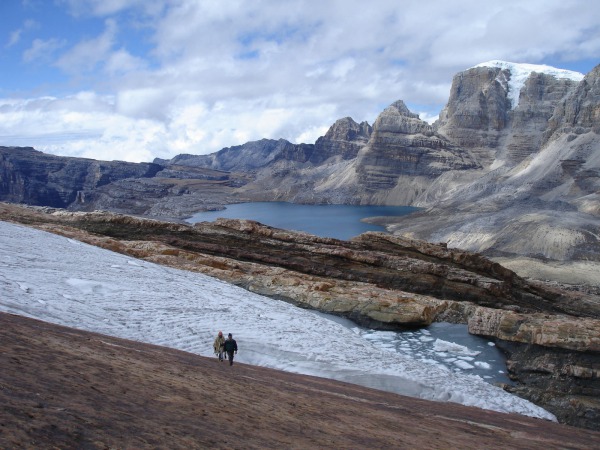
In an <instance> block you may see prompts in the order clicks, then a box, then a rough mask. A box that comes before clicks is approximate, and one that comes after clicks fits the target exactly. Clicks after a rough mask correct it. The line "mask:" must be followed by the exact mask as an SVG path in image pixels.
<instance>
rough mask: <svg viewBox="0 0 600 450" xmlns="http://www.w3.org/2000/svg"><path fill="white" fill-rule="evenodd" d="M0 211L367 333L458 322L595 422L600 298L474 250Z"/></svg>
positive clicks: (572, 411)
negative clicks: (347, 321)
mask: <svg viewBox="0 0 600 450" xmlns="http://www.w3.org/2000/svg"><path fill="white" fill-rule="evenodd" d="M0 212H1V213H2V217H3V218H4V220H12V221H16V222H19V223H24V224H27V225H29V226H35V227H37V228H40V229H44V230H47V231H52V232H54V233H58V234H62V235H65V236H69V237H71V238H75V239H79V240H82V241H84V242H87V243H90V244H92V245H97V246H100V247H103V248H106V249H109V250H112V251H118V252H121V253H125V254H128V255H131V256H135V257H138V258H142V259H146V260H149V261H153V262H157V263H160V264H165V265H169V266H172V267H177V268H181V269H185V270H192V271H198V272H202V273H205V274H208V275H211V276H215V277H217V278H220V279H222V280H224V281H227V282H230V283H233V284H236V285H238V286H241V287H244V288H246V289H248V290H251V291H253V292H257V293H260V294H262V295H266V296H271V297H273V298H278V299H283V300H286V301H289V302H293V303H294V304H297V305H299V306H301V307H305V308H313V309H318V310H320V311H323V312H328V313H334V314H338V315H342V316H345V317H348V318H351V319H353V320H355V321H356V322H358V323H361V324H364V325H366V326H369V327H373V328H380V329H402V328H405V327H420V326H426V325H428V324H430V323H432V322H433V321H450V322H456V323H466V324H468V326H469V330H470V332H472V333H473V334H479V335H482V336H486V337H488V338H491V339H493V340H494V341H495V342H496V344H497V345H498V346H499V347H500V348H502V349H503V350H504V351H505V352H506V353H507V354H508V357H509V361H511V362H510V364H509V366H508V370H509V374H510V376H511V377H513V378H514V379H515V381H517V382H518V384H517V387H516V388H514V389H515V392H518V394H519V395H521V396H523V397H525V398H527V399H529V400H531V401H533V402H534V403H537V404H539V405H540V406H542V407H544V408H546V409H548V410H549V411H551V412H552V413H554V414H555V415H556V416H557V417H559V420H561V421H567V422H568V423H571V424H575V425H577V426H583V427H587V428H592V429H598V426H599V425H600V421H598V417H599V416H598V414H599V411H600V392H599V388H600V379H599V377H598V374H599V370H600V302H599V301H598V298H597V297H594V296H589V295H582V294H581V293H573V292H565V291H561V290H560V289H558V288H550V287H546V286H542V285H538V284H536V283H532V282H529V281H527V280H524V279H521V278H520V277H518V276H517V275H516V274H514V273H513V272H511V271H509V270H507V269H505V268H503V267H502V266H500V265H498V264H496V263H493V262H491V261H488V260H486V259H485V258H483V257H482V256H480V255H475V254H472V253H470V252H463V251H459V250H456V249H449V248H447V247H446V246H445V245H439V244H431V243H424V242H419V241H414V240H409V239H405V238H402V237H397V236H391V235H385V234H383V233H368V234H365V235H361V236H360V237H359V238H357V239H355V240H353V241H338V240H335V239H327V238H319V237H316V236H312V235H309V234H307V233H297V232H289V231H285V230H279V229H275V228H272V227H267V226H264V225H261V224H259V223H257V222H253V221H248V220H220V221H218V222H217V223H200V224H197V225H196V226H193V227H192V226H189V225H183V224H176V223H172V222H161V221H158V220H148V219H142V218H136V217H132V216H123V215H115V214H112V213H106V212H100V211H98V212H94V213H81V212H67V211H64V210H50V211H48V212H46V213H41V212H39V211H38V210H35V209H26V208H20V207H16V206H14V205H8V204H0ZM529 299H536V301H535V302H534V301H530V300H529ZM567 312H568V313H567ZM532 355H534V356H533V357H532ZM530 357H532V358H533V359H531V358H530ZM552 367H554V368H555V369H556V370H555V371H553V370H551V369H552ZM506 388H507V389H508V388H509V387H506Z"/></svg>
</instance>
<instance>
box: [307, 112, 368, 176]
mask: <svg viewBox="0 0 600 450" xmlns="http://www.w3.org/2000/svg"><path fill="white" fill-rule="evenodd" d="M372 131H373V128H372V127H371V125H369V124H368V123H367V122H362V123H361V124H358V123H356V122H355V121H354V120H352V118H350V117H345V118H343V119H340V120H338V121H336V122H335V123H334V124H333V125H332V126H331V128H329V130H328V131H327V133H326V134H325V136H322V137H320V138H319V139H317V142H316V143H315V150H314V152H313V154H312V156H311V158H310V162H311V163H313V164H320V163H322V162H324V161H326V160H327V159H329V158H331V157H335V156H339V157H341V158H342V159H344V160H347V159H352V158H355V157H356V155H357V154H358V151H359V150H360V149H361V148H362V147H364V146H365V145H366V144H367V142H368V141H369V138H370V137H371V133H372Z"/></svg>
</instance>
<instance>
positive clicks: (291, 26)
mask: <svg viewBox="0 0 600 450" xmlns="http://www.w3.org/2000/svg"><path fill="white" fill-rule="evenodd" d="M63 5H66V7H68V8H69V11H71V13H72V14H76V15H85V17H87V18H88V20H91V19H89V18H94V17H96V19H95V20H100V21H103V23H104V30H103V31H102V32H101V33H100V34H98V35H97V36H95V37H93V38H87V39H83V40H81V41H80V42H79V43H77V44H75V45H73V46H72V47H71V48H69V49H67V50H66V52H65V53H64V54H62V55H60V57H59V58H58V59H57V60H56V65H57V67H59V68H60V69H62V70H63V71H64V72H65V73H66V74H68V75H69V76H72V79H73V80H79V79H80V78H81V76H82V75H86V74H87V76H88V78H86V79H85V80H86V81H87V82H88V83H92V84H90V85H88V86H86V87H85V89H86V90H92V89H95V90H97V91H98V92H106V93H107V95H106V96H100V95H97V97H96V98H95V99H93V101H88V102H87V103H86V102H84V101H83V100H82V99H81V98H78V97H77V95H75V94H72V95H67V96H65V97H64V98H57V99H54V100H53V101H51V102H46V101H35V99H34V100H32V99H25V100H23V102H24V104H26V105H27V108H28V110H29V111H30V113H31V112H34V114H31V115H30V116H27V117H26V116H23V117H21V118H20V119H19V121H18V124H16V125H15V127H16V128H12V129H8V128H7V127H6V126H2V125H0V145H2V144H3V143H4V141H3V140H2V135H4V136H8V135H11V136H16V135H19V136H21V137H23V139H25V138H26V137H27V136H32V142H33V141H35V139H33V136H36V133H38V131H39V128H38V125H39V124H38V122H36V121H37V120H41V121H42V123H46V121H47V122H48V123H50V122H51V119H50V117H52V115H51V114H52V112H51V111H54V110H53V109H52V108H59V109H60V110H61V111H62V110H64V111H68V110H69V108H74V110H75V111H79V112H82V111H81V108H83V107H84V105H85V108H87V110H86V111H84V112H85V113H86V114H84V115H81V116H76V119H77V120H75V121H71V122H65V123H62V124H61V125H60V127H59V128H60V130H59V132H60V133H65V135H68V136H75V137H76V138H74V139H71V138H69V139H65V141H64V142H61V143H60V146H59V144H58V143H57V144H56V147H55V148H56V151H57V152H60V151H62V152H68V153H69V154H77V152H78V151H83V150H79V149H83V148H86V149H87V150H86V155H90V149H92V148H93V149H96V148H98V149H100V148H101V145H106V146H107V147H110V146H111V143H112V141H111V140H114V147H115V148H119V149H120V154H121V155H122V157H121V158H120V159H127V158H129V159H131V160H134V158H139V157H141V155H149V156H148V158H150V159H152V158H153V157H154V156H160V157H170V156H173V155H174V154H176V153H179V152H187V153H209V152H213V151H216V150H219V149H220V148H222V147H226V146H231V145H237V144H242V143H244V142H245V141H247V140H254V139H260V138H273V139H278V138H285V139H288V140H290V141H296V142H299V141H303V142H307V143H311V142H314V141H315V140H316V138H317V137H318V136H319V135H322V134H324V132H325V131H326V130H327V128H328V127H329V126H330V125H331V124H333V123H334V122H335V120H337V119H339V118H341V117H345V116H351V117H352V118H353V119H355V120H356V121H359V122H360V121H363V120H367V121H369V123H373V121H374V120H375V118H376V117H377V114H378V113H379V112H381V111H382V110H383V108H385V107H386V106H387V105H389V104H390V103H392V102H394V101H396V100H399V99H402V100H404V101H405V102H406V103H407V104H408V105H415V107H414V108H415V111H414V112H418V113H419V114H421V117H423V118H425V119H426V120H428V121H431V120H432V118H433V117H435V116H436V115H437V114H438V113H439V111H440V109H441V108H442V107H443V105H444V103H445V102H446V100H447V96H448V93H449V90H450V84H451V81H452V77H453V75H454V74H456V73H457V72H459V71H461V70H464V69H466V68H468V67H471V66H473V65H476V64H478V63H480V62H483V61H488V60H492V59H505V60H509V61H515V62H529V63H546V64H548V63H550V61H554V62H555V65H557V66H559V67H560V62H561V60H562V61H567V60H572V59H573V58H575V57H580V58H588V59H590V58H591V59H593V58H596V59H598V60H600V58H599V57H600V27H599V26H598V24H597V23H596V22H597V19H596V18H597V17H599V16H600V3H597V2H588V1H585V0H560V1H559V0H531V1H528V2H522V1H520V0H519V1H517V0H506V1H504V2H501V3H495V4H491V5H486V7H485V8H482V7H481V2H480V1H479V0H462V1H460V2H446V1H442V0H430V1H428V2H402V4H400V5H399V4H397V3H396V2H390V1H386V0H373V1H372V2H371V3H369V4H368V5H366V4H365V3H364V2H361V1H358V0H343V1H342V0H331V1H326V2H319V3H315V2H308V1H307V0H289V1H286V2H277V1H274V0H256V1H252V2H247V1H242V0H228V1H226V2H223V1H221V0H203V1H196V0H178V1H177V2H172V1H167V0H164V1H160V0H153V1H141V0H106V1H104V0H102V1H101V0H77V1H75V0H64V1H63ZM42 25H43V24H42ZM140 30H143V31H144V32H143V33H141V32H140ZM131 33H139V34H138V35H136V39H140V36H143V39H144V40H143V42H135V41H134V40H133V37H132V36H133V35H132V34H131ZM15 39H16V38H15ZM61 39H63V38H62V37H55V38H52V39H48V38H46V39H45V40H42V39H38V40H37V41H34V44H33V45H32V46H31V48H30V49H29V50H28V51H27V52H26V55H27V56H25V55H24V59H25V58H26V60H27V61H32V62H33V61H36V60H39V59H40V58H41V57H42V56H45V58H46V61H49V60H50V59H51V57H53V55H54V54H55V53H56V52H57V51H59V50H61V45H64V41H62V40H61ZM138 44H139V45H138ZM90 79H91V80H90ZM93 83H97V84H96V85H94V84H93ZM107 98H110V101H107V100H106V99H107ZM20 107H21V106H18V105H16V104H11V106H5V107H4V110H2V109H1V108H0V124H1V123H2V121H4V118H5V115H6V114H8V115H10V114H13V113H14V111H15V109H17V110H18V108H20ZM32 108H39V109H37V110H33V109H32ZM3 111H4V112H3ZM47 115H48V119H44V117H46V116H47ZM67 117H69V116H67V115H66V113H65V114H62V113H61V114H59V115H56V116H54V118H53V119H52V120H55V121H61V120H66V118H67ZM111 117H112V118H114V120H111ZM119 124H122V125H119ZM68 127H72V128H71V129H70V130H69V129H68ZM42 129H43V127H42ZM89 129H93V130H95V131H94V133H92V134H90V135H89V136H91V137H90V138H89V139H88V140H86V139H85V138H84V137H82V135H77V134H76V133H77V132H78V131H77V130H89ZM138 130H139V131H138ZM69 132H71V133H74V134H69ZM127 133H129V134H127ZM38 134H39V133H38ZM98 135H99V136H102V137H103V138H102V140H101V141H99V142H100V143H99V142H96V141H93V139H95V138H94V137H93V136H98ZM56 139H57V140H58V138H56ZM40 141H41V140H40ZM36 142H37V141H36ZM54 142H58V141H54ZM127 145H131V149H129V150H128V149H126V148H125V147H126V146H127ZM140 152H141V153H140ZM104 154H106V152H105V153H104ZM98 157H100V154H99V155H98Z"/></svg>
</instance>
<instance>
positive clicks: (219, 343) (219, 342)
mask: <svg viewBox="0 0 600 450" xmlns="http://www.w3.org/2000/svg"><path fill="white" fill-rule="evenodd" d="M224 345H225V338H224V337H223V332H222V331H219V334H218V335H217V337H216V338H215V342H214V343H213V349H214V350H215V355H217V356H218V357H219V361H223V346H224Z"/></svg>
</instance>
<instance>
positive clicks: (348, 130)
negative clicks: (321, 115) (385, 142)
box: [324, 117, 373, 142]
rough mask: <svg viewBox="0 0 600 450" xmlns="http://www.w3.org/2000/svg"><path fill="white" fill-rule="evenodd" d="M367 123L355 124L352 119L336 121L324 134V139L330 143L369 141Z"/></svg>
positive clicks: (369, 129) (369, 132) (345, 118)
mask: <svg viewBox="0 0 600 450" xmlns="http://www.w3.org/2000/svg"><path fill="white" fill-rule="evenodd" d="M372 131H373V130H372V128H371V126H370V125H369V124H368V123H367V122H362V123H360V124H358V123H356V122H355V121H354V119H352V117H344V118H343V119H339V120H337V121H336V122H335V123H334V124H333V125H332V126H331V127H330V128H329V130H327V133H326V134H325V136H324V137H325V139H327V140H332V141H354V140H361V139H363V140H365V142H366V141H367V140H368V139H369V137H370V136H371V132H372Z"/></svg>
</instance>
